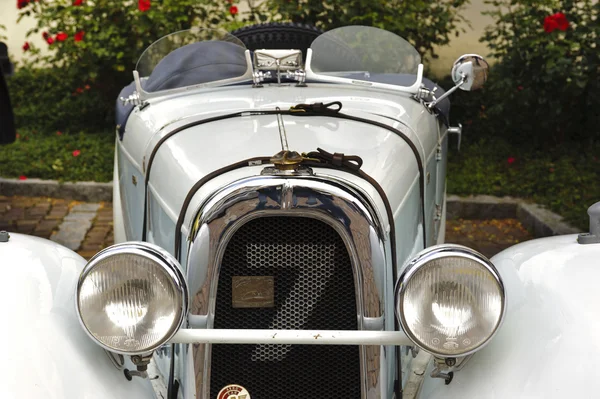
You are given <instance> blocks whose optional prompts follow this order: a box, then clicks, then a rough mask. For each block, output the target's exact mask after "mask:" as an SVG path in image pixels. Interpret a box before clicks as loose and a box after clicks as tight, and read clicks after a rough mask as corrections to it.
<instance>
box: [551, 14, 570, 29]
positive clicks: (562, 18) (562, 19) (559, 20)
mask: <svg viewBox="0 0 600 399" xmlns="http://www.w3.org/2000/svg"><path fill="white" fill-rule="evenodd" d="M553 17H554V21H556V25H557V27H558V29H559V30H562V31H563V32H564V31H566V30H567V29H568V28H569V20H568V19H567V16H566V15H565V14H563V13H562V12H557V13H556V14H554V15H553Z"/></svg>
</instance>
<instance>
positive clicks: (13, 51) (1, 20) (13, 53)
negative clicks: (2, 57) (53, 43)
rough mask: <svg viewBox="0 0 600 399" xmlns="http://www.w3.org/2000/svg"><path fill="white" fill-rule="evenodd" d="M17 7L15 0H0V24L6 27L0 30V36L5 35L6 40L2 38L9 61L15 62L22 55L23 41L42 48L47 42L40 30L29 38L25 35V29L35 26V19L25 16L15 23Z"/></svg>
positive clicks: (44, 48)
mask: <svg viewBox="0 0 600 399" xmlns="http://www.w3.org/2000/svg"><path fill="white" fill-rule="evenodd" d="M18 11H19V10H18V9H17V0H0V25H4V26H5V27H6V30H5V31H0V35H1V36H6V37H7V38H8V40H3V41H4V42H5V43H6V44H7V45H8V52H9V54H10V59H11V61H13V62H15V61H18V60H20V59H21V57H22V56H23V49H22V47H23V44H24V43H25V41H28V42H30V43H33V44H35V45H36V46H37V47H39V48H40V49H42V50H46V49H47V48H48V44H47V43H46V42H45V41H44V39H43V38H42V34H41V32H40V33H38V34H33V35H32V36H30V37H29V38H26V37H25V34H26V33H27V31H28V30H29V29H31V28H33V27H35V19H34V18H33V17H26V18H23V19H22V20H21V22H19V23H18V24H17V18H18V16H19V13H18Z"/></svg>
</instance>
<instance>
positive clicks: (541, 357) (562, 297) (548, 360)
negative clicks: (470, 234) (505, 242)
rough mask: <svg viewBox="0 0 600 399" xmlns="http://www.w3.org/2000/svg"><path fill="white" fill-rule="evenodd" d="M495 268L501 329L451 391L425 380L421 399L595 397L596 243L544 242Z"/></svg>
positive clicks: (508, 254) (599, 248) (599, 295)
mask: <svg viewBox="0 0 600 399" xmlns="http://www.w3.org/2000/svg"><path fill="white" fill-rule="evenodd" d="M492 262H493V263H494V264H495V265H496V267H497V268H498V270H499V271H500V274H501V275H502V278H503V280H504V283H505V285H506V290H507V303H508V308H507V312H506V317H505V320H504V324H503V326H502V327H501V329H500V331H499V332H498V334H497V335H496V337H494V338H493V339H492V341H491V342H490V344H489V345H488V346H486V347H485V348H484V349H482V350H481V351H480V352H478V353H476V354H475V355H474V356H473V358H472V359H471V360H470V361H469V362H468V363H467V364H466V365H465V367H464V368H463V369H462V370H460V371H457V372H455V373H454V379H453V381H452V382H451V383H450V385H444V381H443V380H441V379H433V378H430V377H429V376H427V377H426V378H425V382H424V385H423V388H422V391H421V396H420V397H421V398H448V399H450V398H591V397H597V396H598V392H597V382H598V381H599V380H600V368H599V367H598V358H600V341H599V340H598V338H599V337H600V308H599V306H598V305H599V304H600V289H599V287H598V284H599V283H600V244H588V245H580V244H578V243H577V235H567V236H558V237H551V238H543V239H538V240H533V241H528V242H524V243H522V244H519V245H516V246H514V247H511V248H509V249H507V250H505V251H503V252H501V253H500V254H498V255H496V256H495V257H494V258H492ZM430 372H431V366H430V368H429V370H428V371H427V375H428V374H429V373H430Z"/></svg>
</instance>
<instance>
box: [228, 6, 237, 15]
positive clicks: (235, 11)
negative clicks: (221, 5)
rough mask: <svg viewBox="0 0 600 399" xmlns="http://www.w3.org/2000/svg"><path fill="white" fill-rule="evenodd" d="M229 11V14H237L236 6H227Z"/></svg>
mask: <svg viewBox="0 0 600 399" xmlns="http://www.w3.org/2000/svg"><path fill="white" fill-rule="evenodd" d="M229 13H230V14H231V15H235V14H237V13H238V8H237V7H236V6H231V7H229Z"/></svg>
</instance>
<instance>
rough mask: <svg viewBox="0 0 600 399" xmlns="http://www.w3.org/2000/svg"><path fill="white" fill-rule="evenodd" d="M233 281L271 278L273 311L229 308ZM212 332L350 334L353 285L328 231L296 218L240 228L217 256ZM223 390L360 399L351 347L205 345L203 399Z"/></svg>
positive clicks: (264, 398) (337, 241) (256, 398)
mask: <svg viewBox="0 0 600 399" xmlns="http://www.w3.org/2000/svg"><path fill="white" fill-rule="evenodd" d="M233 276H273V277H274V280H275V294H274V303H275V306H274V307H273V308H232V306H231V296H232V293H231V286H232V277H233ZM214 328H227V329H244V328H252V329H299V330H317V329H324V330H356V329H357V322H356V298H355V293H354V278H353V276H352V268H351V264H350V258H349V256H348V253H347V251H346V247H345V245H344V243H343V241H342V240H341V238H340V236H339V235H338V234H337V232H336V231H335V230H333V228H331V227H330V226H329V225H327V224H325V223H323V222H320V221H318V220H314V219H310V218H302V217H265V218H259V219H254V220H252V221H250V222H248V223H246V224H245V225H244V226H242V227H241V228H240V229H239V230H238V231H237V232H236V233H235V234H234V236H233V237H232V239H231V240H230V242H229V244H228V245H227V249H226V251H225V254H224V256H223V261H222V265H221V272H220V276H219V285H218V291H217V301H216V308H215V321H214ZM229 384H240V385H242V386H244V387H245V388H246V389H248V392H249V393H250V395H251V396H252V398H253V399H269V398H281V397H287V395H288V394H289V395H291V396H293V397H300V398H326V397H332V398H333V397H344V398H360V363H359V347H358V346H329V345H324V346H313V345H213V346H212V363H211V385H210V387H211V398H216V397H217V394H218V392H219V390H220V389H221V388H223V387H224V386H226V385H229Z"/></svg>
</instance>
